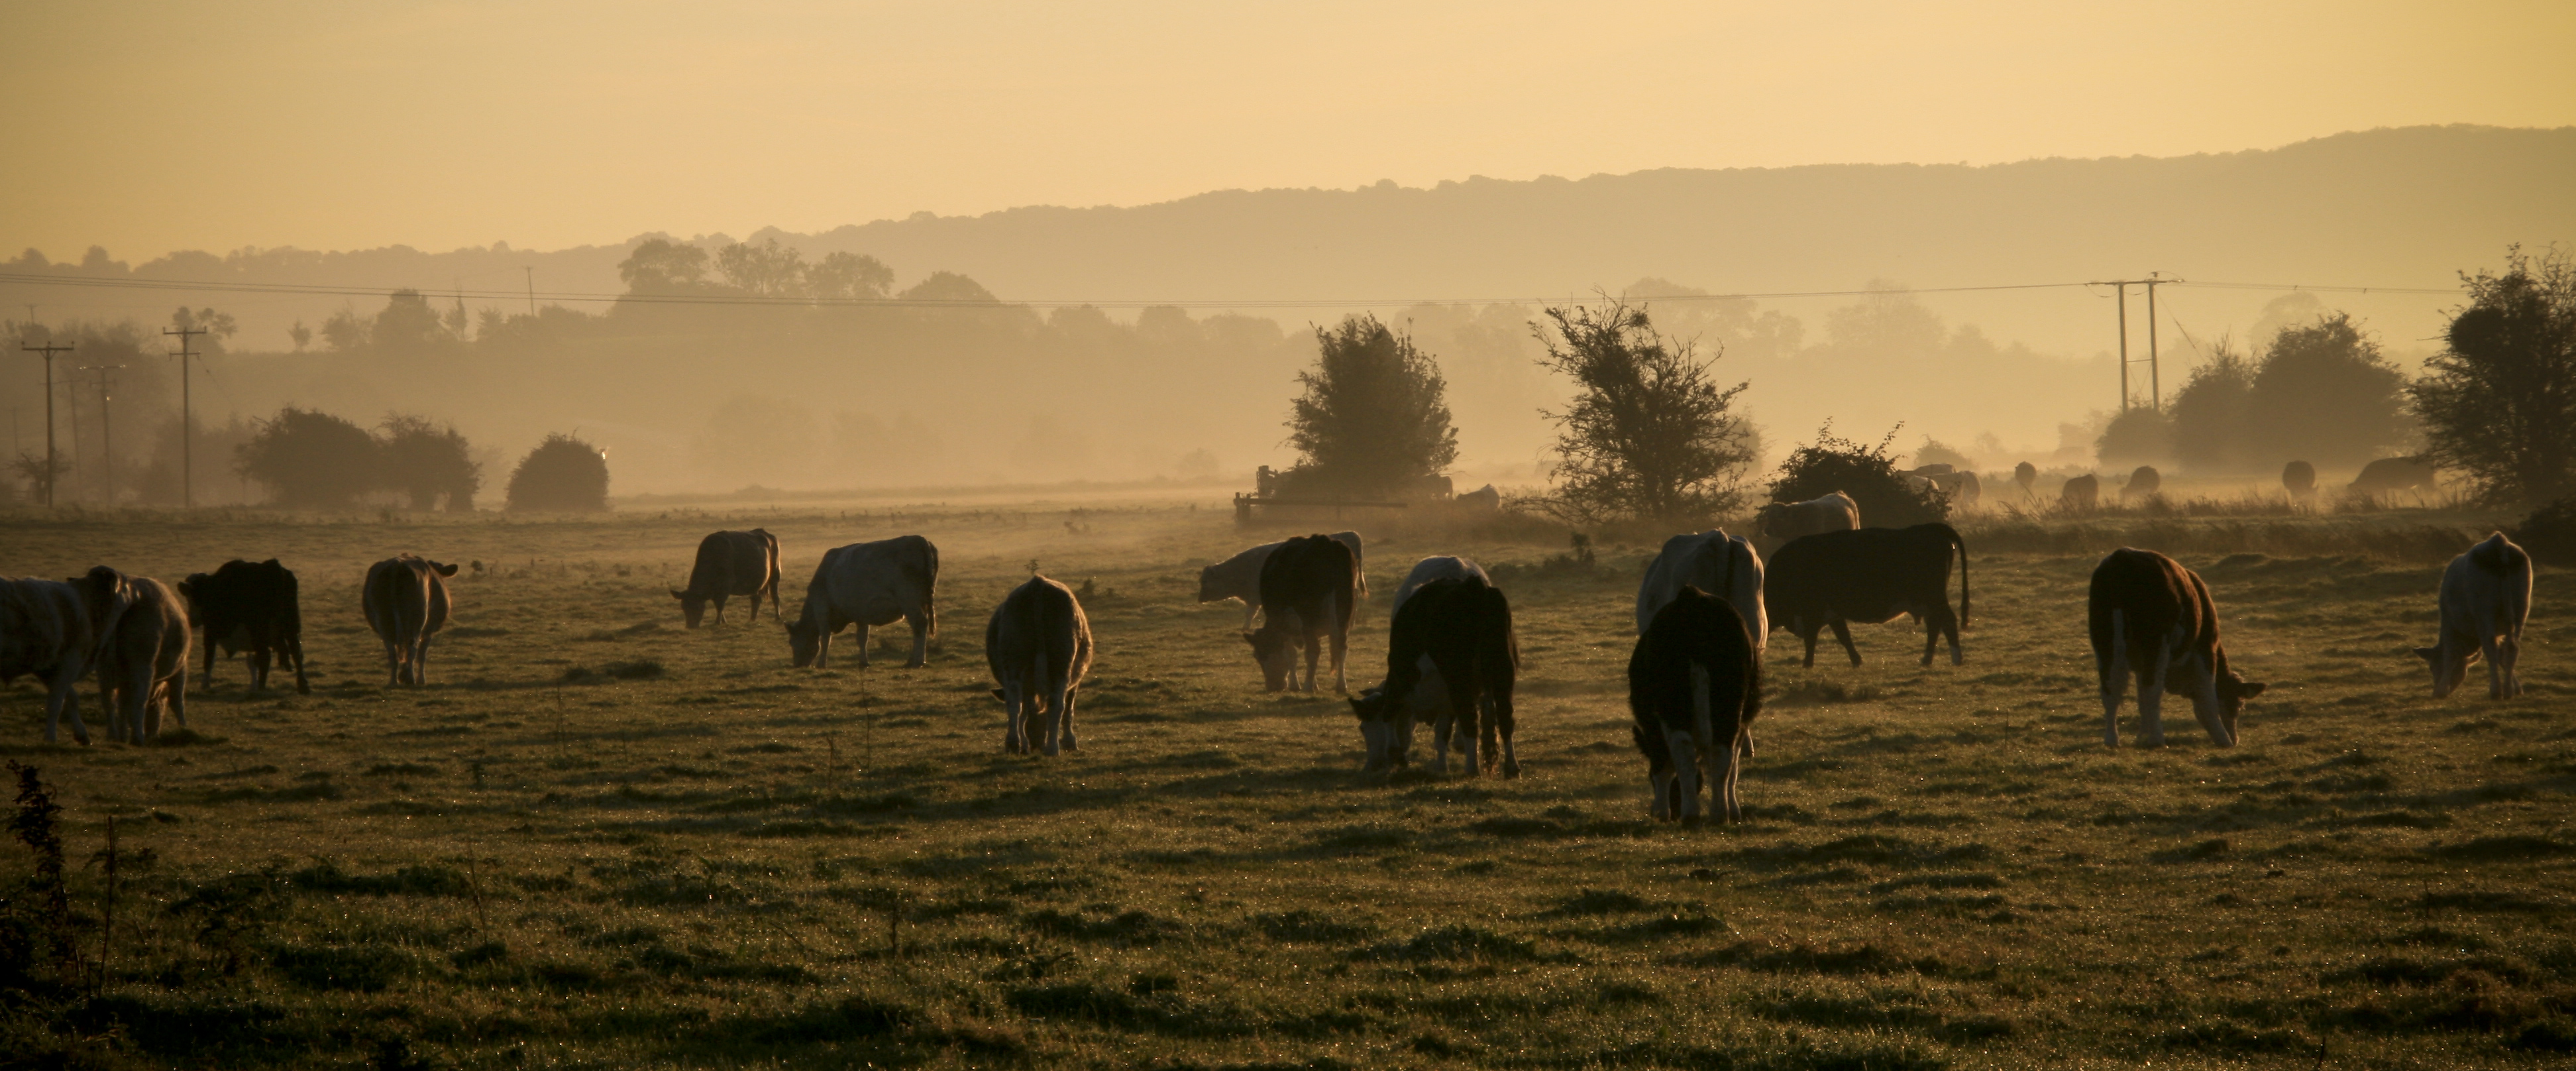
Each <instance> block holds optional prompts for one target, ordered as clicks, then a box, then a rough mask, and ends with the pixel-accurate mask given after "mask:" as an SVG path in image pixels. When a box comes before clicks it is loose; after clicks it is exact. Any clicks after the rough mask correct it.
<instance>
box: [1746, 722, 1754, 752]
mask: <svg viewBox="0 0 2576 1071" xmlns="http://www.w3.org/2000/svg"><path fill="white" fill-rule="evenodd" d="M1744 757H1745V758H1748V759H1749V758H1752V757H1754V756H1753V727H1752V726H1750V725H1747V726H1745V727H1744Z"/></svg>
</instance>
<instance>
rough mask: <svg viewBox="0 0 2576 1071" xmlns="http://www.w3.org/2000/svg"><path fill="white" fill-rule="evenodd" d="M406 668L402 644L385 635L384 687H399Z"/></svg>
mask: <svg viewBox="0 0 2576 1071" xmlns="http://www.w3.org/2000/svg"><path fill="white" fill-rule="evenodd" d="M406 668H408V667H406V666H404V665H403V649H402V644H401V643H399V642H396V641H395V640H394V638H393V637H391V636H387V637H385V687H387V688H395V687H400V686H401V685H402V684H403V671H404V670H405V669H406Z"/></svg>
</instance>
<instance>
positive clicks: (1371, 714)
mask: <svg viewBox="0 0 2576 1071" xmlns="http://www.w3.org/2000/svg"><path fill="white" fill-rule="evenodd" d="M1396 706H1397V701H1396V698H1395V697H1394V696H1392V695H1389V694H1387V691H1386V687H1385V686H1384V685H1380V686H1378V687H1375V688H1371V689H1368V690H1367V691H1364V692H1361V693H1360V694H1359V695H1357V696H1355V697H1353V698H1352V699H1351V712H1352V713H1354V714H1357V715H1359V719H1360V743H1361V744H1363V745H1365V746H1366V747H1367V748H1368V764H1367V765H1365V766H1363V767H1361V769H1363V770H1365V771H1367V772H1369V773H1375V772H1377V771H1379V770H1396V769H1402V768H1403V767H1405V766H1407V765H1409V764H1410V763H1411V761H1412V756H1411V755H1410V754H1408V752H1410V751H1411V750H1412V749H1411V748H1410V747H1408V746H1406V745H1407V743H1408V742H1407V741H1402V740H1398V739H1396V732H1395V714H1396Z"/></svg>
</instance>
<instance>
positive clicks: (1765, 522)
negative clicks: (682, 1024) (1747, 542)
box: [1753, 502, 1789, 536]
mask: <svg viewBox="0 0 2576 1071" xmlns="http://www.w3.org/2000/svg"><path fill="white" fill-rule="evenodd" d="M1788 508H1789V507H1787V506H1785V505H1782V504H1780V503H1778V502H1772V503H1768V504H1766V505H1764V506H1762V507H1761V508H1759V509H1756V510H1754V511H1753V534H1755V535H1763V536H1767V535H1770V534H1771V528H1772V525H1773V523H1774V522H1776V521H1778V520H1779V518H1780V514H1781V513H1783V512H1785V511H1787V510H1788Z"/></svg>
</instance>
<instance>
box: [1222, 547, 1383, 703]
mask: <svg viewBox="0 0 2576 1071" xmlns="http://www.w3.org/2000/svg"><path fill="white" fill-rule="evenodd" d="M1357 572H1358V571H1357V568H1356V566H1355V565H1354V563H1353V562H1352V559H1351V549H1350V548H1349V547H1346V546H1343V545H1342V544H1341V542H1340V541H1339V540H1336V539H1334V538H1333V537H1331V536H1328V535H1305V536H1298V537H1297V538H1295V539H1291V540H1288V541H1287V542H1284V543H1281V544H1280V545H1279V549H1277V550H1274V551H1271V552H1270V557H1269V559H1268V560H1266V561H1264V562H1262V563H1261V628H1260V630H1259V631H1254V632H1246V633H1244V634H1243V642H1245V643H1246V644H1249V645H1251V647H1252V658H1253V661H1255V662H1258V663H1260V665H1261V676H1262V682H1263V683H1264V684H1265V685H1266V686H1268V688H1269V690H1271V691H1274V692H1277V691H1283V690H1284V691H1292V692H1293V691H1308V692H1311V691H1314V690H1315V687H1316V684H1315V667H1316V662H1317V661H1318V660H1319V659H1320V658H1321V657H1322V655H1323V647H1324V642H1325V640H1326V639H1327V638H1329V639H1330V640H1331V641H1332V645H1333V690H1334V691H1337V692H1339V691H1346V690H1347V688H1346V687H1345V682H1344V679H1343V676H1342V661H1343V659H1344V657H1345V656H1347V655H1348V654H1349V653H1350V637H1351V607H1352V604H1353V602H1354V601H1355V600H1356V598H1357ZM1300 649H1303V650H1304V651H1305V653H1306V680H1305V685H1304V686H1303V688H1300V687H1299V685H1298V683H1297V652H1298V651H1299V650H1300Z"/></svg>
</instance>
